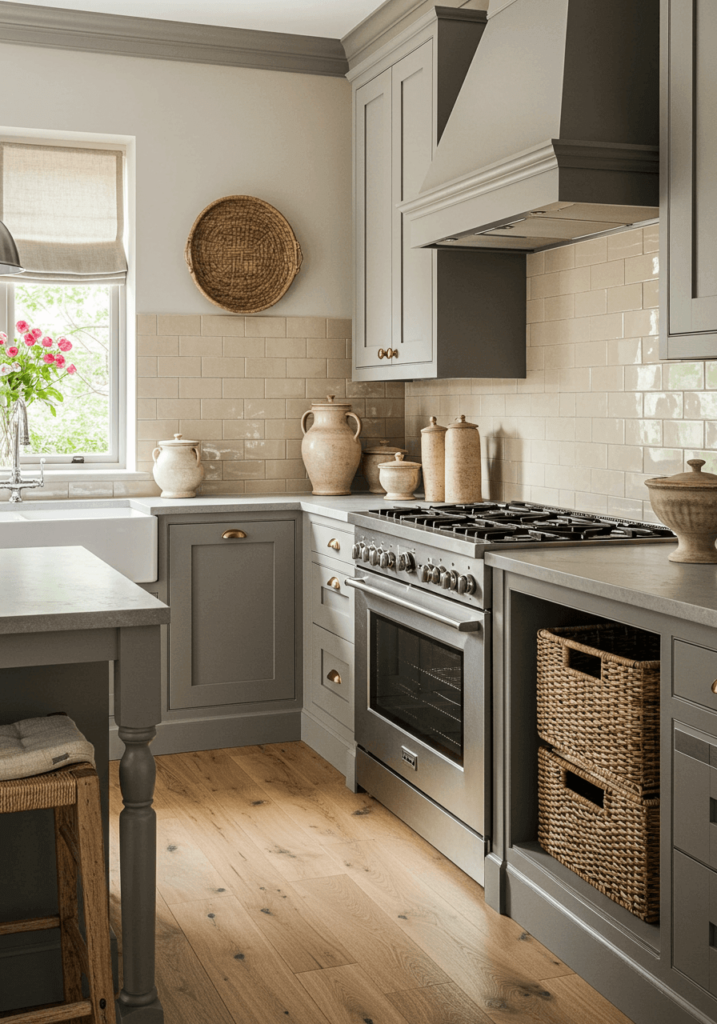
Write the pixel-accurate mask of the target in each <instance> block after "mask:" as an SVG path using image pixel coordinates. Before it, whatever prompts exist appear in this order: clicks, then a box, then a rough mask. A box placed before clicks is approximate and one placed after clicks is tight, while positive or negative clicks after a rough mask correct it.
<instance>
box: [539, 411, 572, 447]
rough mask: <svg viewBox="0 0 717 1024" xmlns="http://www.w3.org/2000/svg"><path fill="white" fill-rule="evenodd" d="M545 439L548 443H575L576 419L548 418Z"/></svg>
mask: <svg viewBox="0 0 717 1024" xmlns="http://www.w3.org/2000/svg"><path fill="white" fill-rule="evenodd" d="M545 438H546V440H548V441H571V442H572V441H574V440H575V418H574V417H573V416H563V415H560V416H546V417H545Z"/></svg>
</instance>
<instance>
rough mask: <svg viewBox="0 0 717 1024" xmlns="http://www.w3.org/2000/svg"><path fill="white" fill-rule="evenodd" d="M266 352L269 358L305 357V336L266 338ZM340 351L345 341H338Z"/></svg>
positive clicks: (344, 345) (343, 347)
mask: <svg viewBox="0 0 717 1024" xmlns="http://www.w3.org/2000/svg"><path fill="white" fill-rule="evenodd" d="M264 344H265V345H266V354H267V356H268V357H269V358H270V359H305V358H306V338H267V339H266V341H265V343H264ZM338 344H339V345H340V346H341V349H342V352H343V349H345V347H346V342H345V341H339V342H338Z"/></svg>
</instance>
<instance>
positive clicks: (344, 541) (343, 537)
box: [311, 523, 354, 563]
mask: <svg viewBox="0 0 717 1024" xmlns="http://www.w3.org/2000/svg"><path fill="white" fill-rule="evenodd" d="M353 542H354V537H353V533H349V532H348V531H347V530H345V529H344V530H335V529H334V528H333V526H323V525H321V524H320V523H312V524H311V550H312V551H316V552H317V554H319V555H327V556H328V557H329V558H338V559H339V560H340V561H342V562H349V563H350V562H351V561H352V559H351V548H352V546H353ZM337 545H338V547H337Z"/></svg>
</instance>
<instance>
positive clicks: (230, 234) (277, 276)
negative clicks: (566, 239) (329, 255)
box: [184, 196, 302, 313]
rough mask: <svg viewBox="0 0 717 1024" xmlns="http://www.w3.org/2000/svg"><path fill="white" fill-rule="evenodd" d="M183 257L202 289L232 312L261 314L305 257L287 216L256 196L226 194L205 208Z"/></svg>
mask: <svg viewBox="0 0 717 1024" xmlns="http://www.w3.org/2000/svg"><path fill="white" fill-rule="evenodd" d="M184 258H185V259H186V261H187V266H188V267H189V272H190V274H191V275H192V277H193V278H194V283H195V284H196V286H197V288H198V289H199V290H200V292H201V293H202V294H203V295H204V296H206V298H208V299H209V301H210V302H213V303H214V305H215V306H220V307H221V309H227V310H229V311H230V312H232V313H259V312H261V310H262V309H268V308H269V306H273V305H274V303H275V302H278V301H279V299H280V298H281V297H282V295H284V294H285V293H286V292H287V290H288V289H289V287H290V285H291V283H292V281H293V280H294V278H295V277H296V275H297V274H298V273H299V268H300V267H301V261H302V255H301V248H300V247H299V243H298V242H297V240H296V236H295V235H294V232H293V231H292V228H291V225H290V224H289V222H288V221H287V219H286V217H284V216H282V214H280V213H279V211H278V210H276V209H274V207H273V206H271V205H270V204H269V203H266V202H264V200H263V199H256V198H255V197H254V196H225V197H224V198H223V199H217V200H215V201H214V202H213V203H210V204H209V206H207V207H206V208H205V209H204V210H202V212H201V213H200V214H199V216H198V217H197V219H196V220H195V222H194V224H193V225H192V230H191V231H190V232H189V238H188V239H187V245H186V248H185V250H184Z"/></svg>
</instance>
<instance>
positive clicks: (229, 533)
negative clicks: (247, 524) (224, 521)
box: [222, 530, 246, 540]
mask: <svg viewBox="0 0 717 1024" xmlns="http://www.w3.org/2000/svg"><path fill="white" fill-rule="evenodd" d="M245 537H246V534H245V533H244V531H243V530H225V531H224V533H223V534H222V540H243V539H244V538H245Z"/></svg>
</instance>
